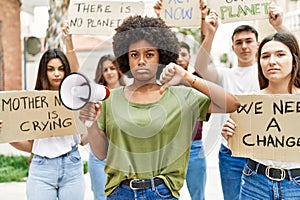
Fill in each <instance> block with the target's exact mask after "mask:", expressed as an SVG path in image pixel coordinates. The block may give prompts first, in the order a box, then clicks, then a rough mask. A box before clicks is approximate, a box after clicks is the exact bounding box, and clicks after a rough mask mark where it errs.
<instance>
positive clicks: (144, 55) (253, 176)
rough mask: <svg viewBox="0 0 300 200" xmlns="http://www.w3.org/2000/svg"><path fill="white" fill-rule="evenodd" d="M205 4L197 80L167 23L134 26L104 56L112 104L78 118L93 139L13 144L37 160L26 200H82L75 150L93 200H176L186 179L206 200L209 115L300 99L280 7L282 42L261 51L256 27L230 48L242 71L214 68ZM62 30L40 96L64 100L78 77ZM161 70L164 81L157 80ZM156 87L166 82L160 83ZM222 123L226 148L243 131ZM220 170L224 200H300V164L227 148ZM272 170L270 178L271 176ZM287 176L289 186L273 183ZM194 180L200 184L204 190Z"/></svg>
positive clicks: (45, 63)
mask: <svg viewBox="0 0 300 200" xmlns="http://www.w3.org/2000/svg"><path fill="white" fill-rule="evenodd" d="M199 1H200V5H201V12H202V13H203V16H204V19H203V20H202V22H201V24H202V26H201V27H202V31H203V35H205V37H204V39H203V41H202V43H201V47H200V49H199V51H198V53H197V57H196V62H195V65H194V68H195V72H194V73H191V72H189V71H188V70H187V66H188V64H189V61H190V52H189V47H188V45H186V43H184V42H179V41H178V39H177V37H176V33H174V32H173V31H172V30H171V29H170V27H168V26H167V25H166V24H165V22H164V21H163V20H162V19H160V18H154V17H142V16H131V17H129V18H127V19H125V20H124V21H123V23H122V24H121V25H120V26H119V27H118V28H117V29H116V33H115V34H114V36H113V38H112V39H113V42H112V44H113V53H114V57H113V56H111V55H105V56H103V57H102V58H101V59H100V60H99V63H98V68H97V70H96V74H95V81H96V82H97V83H101V84H104V85H106V86H108V87H109V88H110V89H111V95H110V97H109V98H108V99H107V100H105V101H103V102H102V103H101V104H100V103H89V104H87V106H85V107H84V108H83V109H81V110H80V116H79V117H80V120H81V121H82V122H85V121H87V120H88V121H92V122H93V124H92V126H91V127H89V128H88V134H87V135H84V136H82V135H80V134H75V135H71V136H63V137H52V138H42V139H35V140H30V141H22V142H13V143H11V145H13V146H14V147H16V148H17V149H20V150H22V151H26V152H32V153H33V154H34V156H33V159H32V161H31V164H30V171H29V176H28V180H27V186H26V193H27V199H29V200H34V199H39V200H41V199H61V200H65V199H78V200H82V199H84V192H85V187H84V185H85V183H84V175H83V164H82V161H81V157H80V154H79V152H78V145H80V144H82V145H85V144H87V143H88V144H89V146H90V148H91V153H90V158H89V172H90V175H91V181H92V190H93V192H94V196H95V199H104V198H107V199H108V200H120V199H122V200H132V199H151V200H154V199H174V200H175V199H179V190H180V189H181V188H182V186H183V183H184V180H185V179H187V183H188V188H189V192H190V194H191V197H192V199H193V200H199V199H204V198H205V197H204V194H205V191H204V188H205V177H206V175H205V169H206V166H205V157H204V156H203V154H204V153H203V148H202V141H201V137H200V136H199V134H201V127H202V122H203V121H207V120H208V119H209V118H210V115H211V114H212V113H231V112H234V111H235V110H236V109H237V108H238V107H239V105H240V104H239V102H238V100H237V98H236V97H235V96H234V95H236V94H249V93H260V94H266V95H267V94H297V93H299V91H300V88H299V87H300V86H299V84H300V82H299V78H300V74H299V63H300V60H299V56H300V55H299V53H300V52H299V45H298V42H297V39H296V38H295V37H294V36H293V34H291V33H289V32H288V31H286V29H285V27H283V26H282V11H281V10H280V9H279V8H278V7H277V6H276V5H274V4H271V5H270V7H269V12H270V18H269V21H270V24H271V25H272V26H273V27H274V28H275V29H276V30H277V33H275V34H272V35H270V36H268V37H266V38H264V39H263V40H262V42H261V43H259V42H258V33H257V31H256V30H255V29H254V28H253V27H251V26H248V25H242V26H239V27H237V28H236V29H235V30H234V32H233V35H232V48H233V50H234V52H235V53H236V55H237V58H238V64H237V66H234V67H233V68H232V69H220V68H218V67H212V65H211V63H210V59H209V58H210V51H211V46H212V42H213V39H214V35H215V33H216V30H217V28H218V14H217V13H216V12H215V11H213V10H211V11H210V13H209V14H208V16H205V13H207V5H206V3H205V1H203V0H199ZM159 3H161V1H159ZM156 9H157V8H156ZM63 30H64V33H63V36H64V39H65V42H66V46H67V50H66V54H64V53H63V52H62V51H59V50H57V49H49V50H47V51H46V52H45V53H44V54H43V56H42V58H41V60H40V64H39V70H38V76H37V81H36V87H35V89H36V90H58V88H59V85H60V83H61V81H62V79H63V78H64V77H65V76H67V75H68V74H70V73H71V72H76V71H78V70H79V64H78V60H77V57H76V53H75V51H74V47H73V43H72V37H71V35H70V34H68V31H66V30H65V29H63ZM204 30H205V31H204ZM160 69H163V72H162V73H161V74H158V71H160ZM129 73H130V75H131V76H132V77H133V81H132V83H131V84H127V85H126V84H125V82H124V80H123V74H129ZM157 77H161V78H160V80H159V81H158V80H157ZM249 80H250V82H251V83H252V84H249V82H248V81H249ZM255 80H256V81H255ZM223 122H224V123H223V124H222V126H223V128H222V135H223V137H224V139H228V138H229V137H234V133H235V128H236V126H238V125H237V124H235V122H234V121H233V120H232V119H230V118H228V115H226V116H224V121H223ZM1 125H2V126H5V124H1ZM194 136H196V137H194ZM208 137H209V136H208ZM199 147H200V148H199ZM201 148H202V149H201ZM50 149H51V151H50ZM195 149H197V150H195ZM199 149H200V150H199ZM194 160H195V161H196V162H194V163H197V164H194V163H193V161H194ZM219 164H220V165H219V168H220V173H221V182H222V188H223V196H224V199H225V200H227V199H230V200H232V199H243V200H244V199H297V198H298V196H299V194H300V187H299V181H298V179H299V177H300V174H298V173H297V172H298V171H299V169H300V163H297V162H294V163H287V162H281V161H272V160H259V159H253V160H252V159H247V158H237V157H232V156H231V151H230V149H228V147H227V145H226V143H225V142H224V143H222V145H221V148H220V153H219ZM268 167H269V168H270V167H271V170H272V175H271V176H266V174H265V171H264V170H266V169H267V168H268ZM277 170H279V171H277ZM282 170H284V171H285V177H284V179H282V180H277V179H276V178H277V177H276V176H277V175H278V172H281V171H282ZM104 171H105V175H104ZM196 173H200V174H202V176H201V177H203V178H201V179H200V180H201V181H200V180H199V182H197V181H198V180H197V178H198V177H197V176H198V175H195V174H196ZM103 175H104V176H103ZM273 176H274V177H273ZM189 177H190V178H189ZM270 177H271V178H270ZM195 178H196V179H195ZM104 183H105V186H104ZM241 183H243V184H241ZM199 188H200V190H199ZM104 192H105V195H103V193H104Z"/></svg>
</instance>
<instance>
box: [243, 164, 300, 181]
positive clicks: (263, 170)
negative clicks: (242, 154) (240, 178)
mask: <svg viewBox="0 0 300 200" xmlns="http://www.w3.org/2000/svg"><path fill="white" fill-rule="evenodd" d="M247 165H248V167H249V168H250V169H252V170H254V171H256V172H257V173H258V174H264V175H266V176H267V177H268V178H269V179H271V180H274V181H282V180H283V179H285V178H286V179H289V172H290V174H291V177H292V178H295V177H297V176H300V169H299V168H298V169H283V168H279V167H273V166H265V165H263V164H260V163H258V162H256V161H254V160H252V159H247ZM257 165H258V166H257ZM256 169H257V170H256Z"/></svg>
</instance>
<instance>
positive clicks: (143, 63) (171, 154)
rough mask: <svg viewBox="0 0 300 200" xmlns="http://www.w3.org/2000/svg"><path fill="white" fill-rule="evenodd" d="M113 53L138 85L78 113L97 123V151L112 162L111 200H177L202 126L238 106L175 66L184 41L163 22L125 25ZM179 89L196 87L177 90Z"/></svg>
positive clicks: (135, 20) (134, 20)
mask: <svg viewBox="0 0 300 200" xmlns="http://www.w3.org/2000/svg"><path fill="white" fill-rule="evenodd" d="M113 50H114V54H115V56H116V59H117V62H118V65H119V66H120V68H121V70H122V71H123V73H126V74H129V73H130V74H131V75H132V77H133V83H132V84H130V85H128V86H123V87H120V88H117V89H114V90H113V91H111V95H110V97H109V98H108V99H106V100H105V101H103V102H102V105H100V104H97V103H90V104H88V105H87V106H86V107H84V108H83V109H82V110H81V111H80V119H81V120H82V121H83V122H85V121H86V120H91V121H94V123H93V125H92V126H91V127H90V128H89V129H88V137H89V141H90V146H91V148H92V151H93V153H94V154H95V156H97V157H98V158H99V159H101V160H103V159H105V158H106V166H105V172H106V173H107V181H106V186H105V193H106V195H107V199H108V200H119V199H122V200H131V199H151V200H156V199H172V200H176V199H179V190H180V189H181V187H182V186H183V183H184V179H185V176H186V169H187V164H188V158H189V150H190V144H191V141H192V132H193V129H194V127H195V124H196V122H197V120H203V121H206V120H208V118H209V116H210V113H213V112H220V113H225V112H233V111H235V110H236V109H237V108H238V106H239V102H238V101H237V99H236V98H235V97H234V96H233V95H231V94H229V93H227V92H225V91H224V90H223V89H222V88H221V87H218V86H216V85H214V84H212V83H209V82H207V81H205V80H203V79H201V78H198V77H196V76H195V75H193V74H192V73H189V72H188V71H186V70H184V69H183V68H182V67H180V66H179V65H176V64H175V62H176V59H177V57H178V52H179V42H178V39H177V38H176V34H175V33H174V32H172V31H171V29H170V28H169V27H168V26H167V25H166V24H165V22H164V21H163V20H162V19H158V18H151V17H141V16H131V17H129V18H127V19H125V20H124V21H123V23H122V24H121V25H120V26H119V27H118V28H117V29H116V33H115V35H114V36H113ZM163 68H164V69H163ZM158 69H163V70H166V72H167V73H165V74H167V75H168V76H171V77H172V78H171V80H169V79H168V80H169V81H168V82H166V83H165V84H164V85H161V84H158V82H157V77H158V75H159V74H157V71H158ZM163 80H164V77H163V76H162V81H163ZM180 84H185V85H190V86H191V87H185V86H174V85H180ZM96 119H98V120H96Z"/></svg>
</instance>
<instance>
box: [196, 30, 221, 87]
mask: <svg viewBox="0 0 300 200" xmlns="http://www.w3.org/2000/svg"><path fill="white" fill-rule="evenodd" d="M213 39H214V34H208V35H206V36H205V39H204V40H203V42H202V44H201V46H200V48H199V50H198V53H197V56H196V60H195V66H194V68H195V71H196V73H197V74H198V75H199V76H201V77H203V78H204V79H206V80H209V81H211V82H214V83H217V82H218V74H217V71H216V70H215V69H209V64H210V62H211V60H210V52H211V48H212V42H213Z"/></svg>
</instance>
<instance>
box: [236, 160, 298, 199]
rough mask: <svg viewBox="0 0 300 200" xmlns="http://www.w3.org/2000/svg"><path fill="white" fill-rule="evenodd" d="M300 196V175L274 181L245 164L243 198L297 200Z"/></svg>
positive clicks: (241, 195) (241, 197)
mask: <svg viewBox="0 0 300 200" xmlns="http://www.w3.org/2000/svg"><path fill="white" fill-rule="evenodd" d="M299 198H300V176H298V177H294V178H292V177H289V179H284V180H282V181H272V180H270V179H269V178H267V177H266V175H264V174H257V173H256V171H254V170H251V169H249V167H248V166H247V165H245V167H244V170H243V176H242V186H241V193H240V199H241V200H244V199H246V200H251V199H253V200H257V199H263V200H281V199H282V200H296V199H299Z"/></svg>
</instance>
